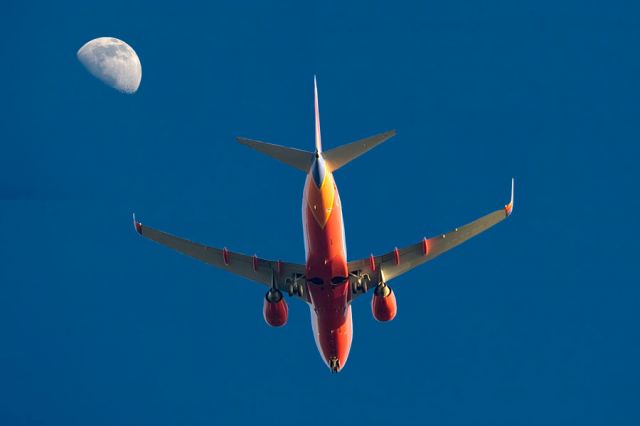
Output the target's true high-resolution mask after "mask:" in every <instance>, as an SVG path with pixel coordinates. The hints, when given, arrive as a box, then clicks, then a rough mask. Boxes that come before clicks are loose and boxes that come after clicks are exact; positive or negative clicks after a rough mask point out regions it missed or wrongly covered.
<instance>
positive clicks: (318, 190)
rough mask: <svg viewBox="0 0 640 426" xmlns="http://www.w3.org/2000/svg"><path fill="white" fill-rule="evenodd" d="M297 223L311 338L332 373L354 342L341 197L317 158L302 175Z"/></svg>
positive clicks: (324, 167)
mask: <svg viewBox="0 0 640 426" xmlns="http://www.w3.org/2000/svg"><path fill="white" fill-rule="evenodd" d="M302 223H303V228H304V242H305V252H306V279H307V291H308V294H309V299H310V301H311V305H310V310H311V324H312V327H313V333H314V337H315V341H316V345H317V346H318V350H319V352H320V354H321V356H322V358H323V360H324V362H325V363H326V364H327V366H329V368H330V369H331V370H332V371H336V372H337V371H340V370H341V369H342V368H343V367H344V365H345V363H346V361H347V357H348V356H349V350H350V349H351V341H352V337H353V326H352V319H351V306H350V304H349V297H350V286H349V278H348V277H349V271H348V269H347V250H346V244H345V236H344V223H343V221H342V206H341V203H340V195H339V194H338V188H337V187H336V184H335V180H334V178H333V174H332V173H331V172H330V171H329V170H328V168H327V167H326V165H325V162H324V159H323V158H322V155H321V154H317V155H316V159H315V160H314V162H313V165H312V166H311V169H310V170H309V173H308V174H307V180H306V182H305V187H304V196H303V201H302Z"/></svg>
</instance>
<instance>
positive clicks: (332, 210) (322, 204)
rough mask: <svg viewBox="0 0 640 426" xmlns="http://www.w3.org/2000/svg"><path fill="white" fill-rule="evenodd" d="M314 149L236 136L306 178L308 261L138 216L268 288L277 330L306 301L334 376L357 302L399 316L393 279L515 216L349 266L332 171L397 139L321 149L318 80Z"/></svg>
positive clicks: (156, 234) (506, 212) (169, 242)
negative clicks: (215, 241) (200, 236)
mask: <svg viewBox="0 0 640 426" xmlns="http://www.w3.org/2000/svg"><path fill="white" fill-rule="evenodd" d="M314 107H315V108H314V109H315V151H313V152H311V151H305V150H300V149H295V148H288V147H284V146H280V145H274V144H270V143H266V142H260V141H257V140H251V139H246V138H240V137H238V138H237V141H238V142H239V143H241V144H243V145H246V146H248V147H250V148H253V149H255V150H256V151H259V152H261V153H263V154H266V155H268V156H270V157H273V158H275V159H276V160H279V161H281V162H283V163H285V164H287V165H289V166H292V167H294V168H296V169H299V170H301V171H303V172H304V173H306V182H305V186H304V193H303V199H302V224H303V234H304V247H305V259H306V263H305V264H297V263H290V262H283V261H281V260H268V259H263V258H260V257H257V256H256V255H253V256H249V255H245V254H241V253H236V252H233V251H231V250H228V249H227V248H226V247H223V248H215V247H209V246H206V245H202V244H199V243H196V242H192V241H189V240H186V239H183V238H180V237H176V236H174V235H171V234H168V233H165V232H163V231H159V230H157V229H154V228H151V227H149V226H146V225H143V224H142V223H141V222H138V221H137V220H136V216H135V213H134V215H133V224H134V227H135V230H136V231H137V232H138V234H140V235H142V236H144V237H147V238H149V239H151V240H153V241H155V242H156V243H159V244H162V245H165V246H167V247H169V248H172V249H174V250H176V251H178V252H180V253H182V254H184V255H187V256H190V257H193V258H195V259H197V260H200V261H202V262H204V263H207V264H209V265H212V266H215V267H218V268H221V269H224V270H227V271H229V272H231V273H233V274H237V275H240V276H242V277H244V278H247V279H249V280H252V281H255V282H258V283H260V284H263V285H266V286H267V287H268V290H267V292H266V295H265V297H264V301H263V316H264V320H265V321H266V323H267V324H268V325H270V326H272V327H281V326H283V325H285V323H286V322H287V320H288V305H287V302H286V301H285V299H284V295H283V293H287V294H288V296H289V297H293V298H296V299H300V300H302V301H303V302H306V303H307V305H308V306H309V310H310V312H311V325H312V328H313V335H314V338H315V342H316V346H317V348H318V351H319V352H320V356H321V357H322V359H323V361H324V362H325V364H326V365H327V366H328V367H329V369H330V370H331V372H333V373H337V372H339V371H341V370H342V369H343V368H344V366H345V363H346V362H347V358H348V356H349V351H350V349H351V342H352V339H353V322H352V316H351V304H352V303H353V301H354V300H356V299H357V298H358V297H360V296H362V295H364V294H365V293H367V292H368V291H369V290H373V296H372V298H371V311H372V313H373V317H374V318H375V319H376V320H377V321H380V322H387V321H391V320H393V319H394V317H395V316H396V312H397V305H396V298H395V294H394V292H393V290H392V289H391V287H390V286H389V281H391V280H392V279H394V278H396V277H398V276H400V275H402V274H404V273H405V272H408V271H409V270H411V269H413V268H415V267H416V266H418V265H421V264H423V263H425V262H428V261H430V260H433V259H435V258H436V257H437V256H439V255H440V254H442V253H444V252H446V251H448V250H450V249H452V248H454V247H456V246H457V245H459V244H461V243H463V242H465V241H467V240H468V239H470V238H472V237H474V236H476V235H478V234H479V233H481V232H483V231H486V230H487V229H489V228H491V227H492V226H494V225H496V224H497V223H499V222H501V221H502V220H504V219H506V218H507V217H509V216H510V215H511V213H512V211H513V191H514V179H513V178H512V179H511V200H510V201H509V203H508V204H507V205H505V206H504V208H501V209H498V210H496V211H494V212H492V213H489V214H487V215H485V216H483V217H481V218H480V219H477V220H475V221H473V222H471V223H469V224H467V225H464V226H462V227H460V228H455V229H454V230H452V231H450V232H447V233H446V234H440V235H436V236H434V237H431V238H423V239H422V240H420V241H418V242H417V243H415V244H412V245H410V246H407V247H403V248H400V249H398V248H397V247H396V248H394V249H393V250H391V251H390V252H388V253H386V254H383V255H379V256H374V255H373V254H372V255H370V256H369V257H368V258H364V259H359V260H352V261H348V259H347V249H346V243H345V233H344V223H343V220H342V202H341V200H340V195H339V194H338V188H337V186H336V183H335V180H334V177H333V173H334V172H335V171H337V170H338V169H340V168H341V167H343V166H344V165H346V164H347V163H349V162H350V161H352V160H354V159H355V158H357V157H359V156H360V155H362V154H364V153H365V152H367V151H369V150H370V149H372V148H374V147H376V146H377V145H379V144H381V143H382V142H384V141H386V140H387V139H389V138H391V137H392V136H394V135H395V131H394V130H391V131H388V132H385V133H380V134H377V135H374V136H370V137H368V138H364V139H361V140H358V141H356V142H352V143H349V144H346V145H342V146H339V147H337V148H333V149H330V150H328V151H323V149H322V141H321V136H320V113H319V108H318V86H317V82H316V78H315V76H314Z"/></svg>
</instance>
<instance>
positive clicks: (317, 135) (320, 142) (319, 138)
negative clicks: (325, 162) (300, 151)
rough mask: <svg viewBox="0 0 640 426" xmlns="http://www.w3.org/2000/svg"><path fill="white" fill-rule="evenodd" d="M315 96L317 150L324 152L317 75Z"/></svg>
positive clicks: (314, 78) (314, 85) (314, 83)
mask: <svg viewBox="0 0 640 426" xmlns="http://www.w3.org/2000/svg"><path fill="white" fill-rule="evenodd" d="M313 95H314V96H313V98H314V106H315V110H316V152H318V153H320V152H322V138H321V137H320V108H319V107H318V83H317V82H316V76H315V75H314V76H313Z"/></svg>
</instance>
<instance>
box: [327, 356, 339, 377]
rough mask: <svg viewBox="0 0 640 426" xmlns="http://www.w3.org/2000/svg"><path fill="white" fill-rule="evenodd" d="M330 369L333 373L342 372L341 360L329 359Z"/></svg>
mask: <svg viewBox="0 0 640 426" xmlns="http://www.w3.org/2000/svg"><path fill="white" fill-rule="evenodd" d="M329 369H330V370H331V372H332V373H337V372H338V370H340V360H339V359H338V357H337V356H332V357H331V358H329Z"/></svg>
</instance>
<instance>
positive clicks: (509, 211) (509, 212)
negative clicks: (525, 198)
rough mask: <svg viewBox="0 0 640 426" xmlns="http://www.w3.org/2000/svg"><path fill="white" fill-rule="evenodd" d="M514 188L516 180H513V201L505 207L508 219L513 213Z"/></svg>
mask: <svg viewBox="0 0 640 426" xmlns="http://www.w3.org/2000/svg"><path fill="white" fill-rule="evenodd" d="M514 186H515V179H514V178H511V201H509V204H507V205H506V206H504V212H505V213H506V214H507V217H509V216H511V213H512V212H513V187H514Z"/></svg>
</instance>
